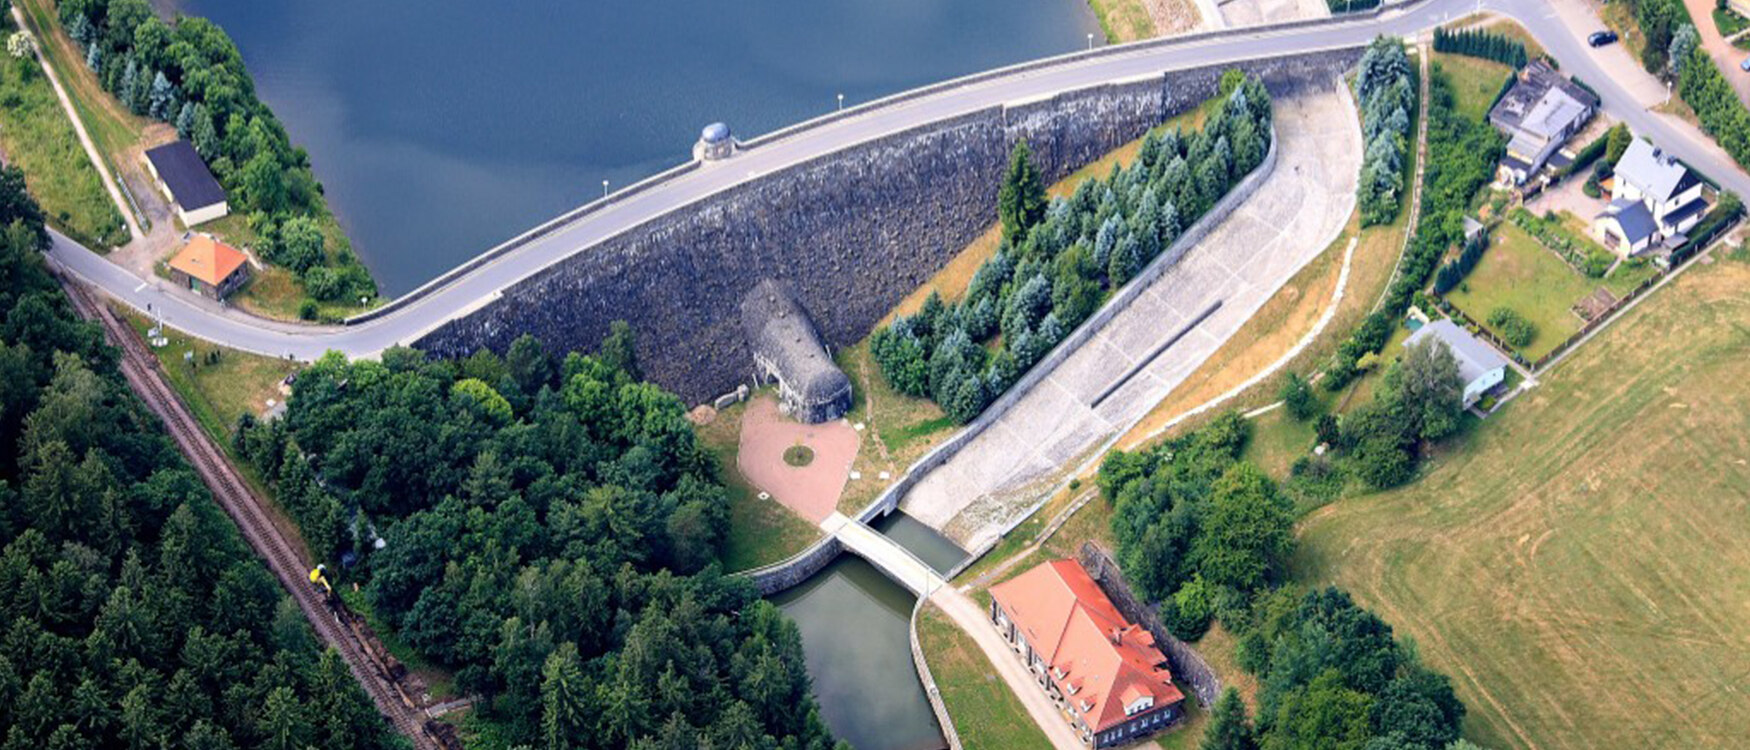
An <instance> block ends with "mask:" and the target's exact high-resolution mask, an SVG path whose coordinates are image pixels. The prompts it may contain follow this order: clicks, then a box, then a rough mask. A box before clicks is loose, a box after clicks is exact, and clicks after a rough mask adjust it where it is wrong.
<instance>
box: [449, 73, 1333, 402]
mask: <svg viewBox="0 0 1750 750" xmlns="http://www.w3.org/2000/svg"><path fill="white" fill-rule="evenodd" d="M1358 56H1359V50H1358V49H1349V50H1335V51H1326V52H1318V53H1311V54H1306V55H1297V56H1290V57H1280V58H1268V59H1262V60H1254V61H1249V62H1247V63H1245V64H1242V65H1239V66H1237V67H1240V68H1242V69H1245V70H1247V71H1248V72H1251V73H1253V74H1255V75H1258V76H1260V77H1261V78H1262V79H1263V80H1264V81H1265V83H1266V85H1267V86H1269V87H1270V89H1271V91H1272V93H1275V94H1277V95H1282V94H1285V93H1287V92H1290V91H1292V90H1295V89H1297V88H1299V87H1300V86H1302V85H1305V84H1306V83H1307V82H1309V81H1314V80H1320V81H1323V80H1329V79H1330V78H1333V77H1334V76H1335V75H1336V74H1337V72H1338V71H1340V70H1342V69H1346V68H1348V67H1350V66H1352V65H1353V63H1354V61H1355V60H1356V59H1357V58H1358ZM1230 67H1236V66H1209V67H1204V68H1196V69H1189V70H1181V71H1173V72H1171V73H1167V74H1165V75H1163V76H1161V77H1158V78H1156V77H1150V78H1146V79H1142V80H1137V81H1131V82H1127V83H1120V84H1106V85H1101V86H1096V87H1092V88H1088V89H1082V90H1078V91H1073V92H1068V93H1065V94H1062V95H1059V96H1056V97H1052V98H1049V99H1043V100H1038V101H1034V102H1028V103H1024V104H1019V105H1016V106H1012V107H994V108H990V109H986V110H981V111H979V112H976V113H973V114H970V115H966V116H963V117H959V118H955V119H951V120H945V121H942V122H938V123H934V124H931V125H929V126H926V127H921V128H917V129H914V130H910V131H906V132H903V133H899V134H895V135H893V136H889V137H887V138H884V139H879V140H876V141H872V142H870V143H866V144H862V145H860V146H856V147H853V148H850V149H846V150H844V151H840V152H837V153H833V154H829V155H826V156H823V157H821V158H818V159H815V160H813V161H810V162H807V163H804V164H800V165H798V166H795V167H792V168H790V169H787V170H783V171H780V172H775V173H773V174H769V175H764V176H762V177H760V178H758V179H756V180H752V181H750V182H747V183H744V184H743V185H741V186H739V187H737V188H734V189H731V190H728V191H725V192H723V193H719V194H717V195H715V196H712V197H711V198H707V199H705V200H703V201H701V202H699V203H697V204H694V205H693V206H690V207H688V208H685V209H682V210H679V211H676V212H674V213H671V214H669V215H667V216H664V217H662V218H659V219H656V220H653V221H651V222H649V223H647V224H645V225H643V226H640V227H638V228H636V229H633V230H631V231H629V232H626V233H624V234H622V235H619V236H617V237H614V238H612V239H610V240H608V241H606V242H603V243H601V244H600V245H598V246H596V247H594V248H591V249H589V250H586V251H582V252H579V253H577V254H575V255H572V256H570V257H569V258H567V259H565V260H564V261H562V262H560V263H558V264H556V265H554V266H552V267H550V268H548V269H546V270H544V271H542V272H540V273H538V274H536V275H534V276H532V277H530V278H529V279H527V280H525V281H523V282H520V283H518V284H516V285H514V286H512V287H510V288H508V289H506V290H505V292H504V294H503V295H502V296H501V297H500V298H499V299H497V300H494V301H492V302H490V303H488V304H486V305H485V306H483V307H482V308H481V309H479V310H476V311H474V312H472V313H470V314H468V315H467V316H465V317H463V318H460V319H457V320H453V321H450V322H449V323H446V324H444V325H443V326H440V327H439V328H438V329H436V330H434V331H433V332H431V333H430V334H428V335H427V336H426V337H425V338H424V339H422V340H421V341H420V342H418V345H419V346H420V347H422V348H425V349H427V350H428V351H431V352H433V353H435V354H438V355H446V356H447V355H465V354H467V353H470V352H472V351H473V350H475V349H477V348H480V347H483V346H484V347H489V348H492V349H495V350H499V351H503V350H504V349H505V348H506V347H508V346H509V344H510V342H511V341H512V340H513V339H515V338H516V336H518V335H520V334H523V333H533V334H535V335H537V336H539V337H541V338H542V339H543V340H545V341H546V343H547V344H548V346H549V348H551V349H555V350H573V349H583V350H589V349H593V348H595V347H596V346H598V345H599V343H600V341H601V339H602V338H603V337H604V336H605V335H606V333H607V327H608V324H609V323H611V322H612V321H614V320H617V319H624V320H627V321H628V322H630V323H631V324H632V327H633V328H634V329H635V330H636V331H637V332H638V355H639V359H640V362H641V364H642V365H643V369H644V371H645V373H646V374H647V375H648V376H649V377H650V378H651V379H653V380H655V381H656V382H658V383H660V384H662V385H663V386H665V387H667V388H669V389H671V390H674V391H675V392H677V393H679V394H680V395H681V397H682V398H683V399H685V400H687V401H688V402H690V403H700V402H703V401H705V400H706V399H709V398H710V397H712V396H714V395H716V394H720V393H724V392H727V391H729V390H732V389H734V388H735V387H736V385H738V384H740V383H743V382H746V381H747V380H748V379H749V378H750V377H751V375H752V367H751V364H750V355H749V350H748V347H747V345H746V342H745V341H743V336H742V334H741V331H740V329H739V326H738V325H737V324H736V320H737V319H736V316H735V305H736V304H737V303H738V302H739V300H740V298H741V295H742V294H743V293H745V291H746V289H748V288H749V287H750V286H751V285H752V284H753V283H755V282H756V281H758V280H759V279H761V278H765V277H775V278H779V279H782V280H784V281H786V282H787V283H788V284H789V285H790V286H791V288H792V289H794V290H796V293H797V297H798V299H799V300H800V301H801V302H802V304H803V305H804V307H806V308H807V309H808V311H809V312H810V314H811V315H812V316H814V318H815V321H816V323H817V325H818V327H819V328H820V331H821V334H822V337H823V338H824V339H825V340H826V342H827V343H828V344H829V345H830V346H833V347H844V346H847V345H849V344H853V343H855V342H857V341H859V340H861V339H862V338H863V337H864V336H866V335H867V334H868V332H869V330H870V329H871V328H872V327H873V325H874V324H875V322H876V321H878V320H879V319H880V318H881V317H882V316H884V315H885V314H886V313H887V311H888V310H890V309H892V307H893V305H895V304H897V303H898V302H899V300H900V299H902V298H904V296H905V295H906V294H908V293H909V292H910V291H911V290H913V289H915V288H916V287H917V286H918V285H920V284H922V283H923V282H924V281H925V280H926V279H928V278H929V277H930V275H932V274H933V273H935V272H936V271H937V270H938V269H940V268H941V267H942V265H944V264H945V263H946V262H947V261H948V260H949V259H951V258H952V257H953V256H954V255H955V254H956V253H958V252H959V251H960V250H961V249H962V248H964V247H965V246H966V245H967V244H968V243H970V242H971V241H972V240H973V239H975V238H976V237H978V235H979V234H981V233H982V232H983V231H984V230H985V229H986V228H987V227H988V226H989V225H990V223H991V222H992V221H993V219H994V217H995V214H996V194H997V189H998V186H999V181H1000V179H1001V175H1002V172H1003V169H1004V168H1005V167H1006V165H1007V161H1008V156H1009V152H1010V150H1011V149H1012V147H1013V145H1014V144H1015V143H1016V142H1018V141H1020V140H1026V141H1028V143H1029V144H1031V145H1032V146H1033V150H1034V155H1035V159H1036V161H1037V163H1038V165H1039V167H1040V170H1041V171H1042V172H1043V173H1044V174H1045V176H1046V177H1047V178H1048V179H1052V180H1056V179H1058V178H1061V177H1062V176H1064V175H1067V174H1069V173H1070V172H1071V171H1073V170H1075V169H1076V168H1079V167H1081V166H1082V165H1084V164H1086V163H1088V162H1090V161H1092V160H1094V159H1096V158H1098V157H1099V156H1100V155H1102V154H1105V153H1107V152H1109V151H1111V150H1112V149H1114V148H1116V147H1118V146H1120V145H1123V144H1124V143H1127V142H1129V141H1131V140H1134V139H1135V138H1137V137H1139V136H1140V135H1141V134H1142V133H1144V132H1146V131H1147V129H1148V128H1150V127H1152V126H1154V125H1157V124H1159V123H1160V122H1162V121H1164V120H1165V119H1166V118H1169V117H1171V116H1173V115H1176V114H1178V113H1180V112H1182V111H1184V110H1186V109H1188V108H1189V107H1191V106H1193V105H1195V104H1196V103H1197V102H1201V101H1203V100H1204V99H1206V98H1208V97H1209V96H1210V95H1212V94H1213V93H1214V92H1215V91H1216V87H1217V85H1218V83H1219V80H1220V76H1221V73H1222V72H1223V71H1224V70H1227V69H1228V68H1230ZM734 163H735V162H734V160H733V159H731V160H729V161H727V162H724V163H722V164H713V165H709V166H706V167H703V168H706V169H717V168H734V166H733V165H734Z"/></svg>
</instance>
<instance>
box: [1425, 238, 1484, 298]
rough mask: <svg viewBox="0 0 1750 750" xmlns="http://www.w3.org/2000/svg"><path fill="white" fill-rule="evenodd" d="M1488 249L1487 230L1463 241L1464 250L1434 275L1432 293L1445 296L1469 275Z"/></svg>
mask: <svg viewBox="0 0 1750 750" xmlns="http://www.w3.org/2000/svg"><path fill="white" fill-rule="evenodd" d="M1487 249H1489V232H1488V230H1487V229H1485V230H1483V231H1480V232H1477V233H1476V234H1475V235H1473V236H1471V237H1467V238H1465V240H1464V249H1463V250H1460V251H1459V253H1458V257H1457V258H1453V259H1452V260H1449V261H1447V262H1446V263H1445V264H1443V265H1441V266H1440V270H1439V271H1437V272H1435V274H1434V293H1435V294H1445V293H1447V292H1450V291H1452V289H1453V287H1456V286H1458V284H1459V282H1461V281H1464V277H1465V276H1468V275H1470V272H1471V269H1473V268H1476V267H1477V261H1480V260H1482V259H1483V251H1485V250H1487Z"/></svg>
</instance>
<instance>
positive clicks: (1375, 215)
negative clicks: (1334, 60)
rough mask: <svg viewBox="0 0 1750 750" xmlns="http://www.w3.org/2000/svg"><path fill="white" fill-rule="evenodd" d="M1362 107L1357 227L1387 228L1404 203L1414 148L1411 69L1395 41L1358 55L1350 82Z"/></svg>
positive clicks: (1379, 41) (1413, 77)
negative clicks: (1412, 148)
mask: <svg viewBox="0 0 1750 750" xmlns="http://www.w3.org/2000/svg"><path fill="white" fill-rule="evenodd" d="M1355 94H1356V98H1357V99H1358V101H1359V103H1360V106H1361V139H1362V143H1364V144H1365V147H1364V150H1363V152H1362V157H1361V181H1360V183H1359V185H1358V187H1357V188H1356V202H1357V203H1358V204H1359V205H1360V207H1361V224H1362V225H1363V226H1373V225H1375V224H1390V223H1391V222H1392V220H1394V219H1396V218H1397V217H1398V210H1399V208H1401V206H1402V203H1403V192H1404V181H1405V177H1404V172H1405V171H1406V170H1407V169H1409V166H1410V165H1409V160H1408V159H1407V158H1406V155H1407V154H1408V151H1409V148H1410V147H1411V146H1412V145H1414V144H1413V139H1414V137H1415V136H1414V135H1413V134H1412V132H1411V131H1412V130H1414V128H1415V117H1414V115H1415V113H1416V69H1415V68H1414V67H1412V66H1411V65H1410V58H1409V55H1407V54H1405V53H1404V43H1403V41H1402V40H1400V39H1398V38H1396V37H1383V36H1382V37H1379V38H1377V39H1374V40H1373V43H1372V44H1369V45H1368V46H1367V51H1366V52H1364V53H1362V55H1361V64H1360V72H1359V74H1357V75H1356V77H1355Z"/></svg>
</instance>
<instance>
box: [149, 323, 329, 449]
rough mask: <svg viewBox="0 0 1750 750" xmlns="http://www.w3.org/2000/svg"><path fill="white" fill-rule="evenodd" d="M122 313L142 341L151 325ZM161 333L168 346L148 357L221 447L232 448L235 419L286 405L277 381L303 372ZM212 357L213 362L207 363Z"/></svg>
mask: <svg viewBox="0 0 1750 750" xmlns="http://www.w3.org/2000/svg"><path fill="white" fill-rule="evenodd" d="M122 314H123V317H124V318H125V319H126V320H127V321H128V325H130V326H132V327H133V329H134V332H135V333H137V334H139V335H140V338H141V340H142V341H144V340H145V336H146V330H147V329H149V328H151V327H152V325H153V323H152V321H151V320H149V319H147V318H146V317H145V316H143V315H140V314H138V313H135V312H133V311H131V310H127V311H124V312H123V313H122ZM164 334H165V337H166V338H168V339H169V340H170V344H169V345H168V346H165V347H164V348H162V349H153V350H152V353H153V354H154V355H155V356H156V357H157V358H158V364H159V365H160V366H162V367H163V368H164V374H165V376H166V377H167V378H168V379H169V380H170V385H171V387H172V388H174V389H175V390H176V394H177V395H178V396H181V397H182V401H183V403H185V404H187V405H188V408H189V411H191V412H193V413H194V417H195V420H196V421H198V422H200V423H201V427H203V428H205V429H206V431H207V434H208V435H210V436H212V438H213V440H215V441H217V442H218V443H219V445H221V446H229V445H230V444H231V432H232V431H233V430H234V429H235V428H236V427H237V419H238V418H239V417H242V416H243V415H244V414H246V413H247V414H252V415H255V416H257V417H259V416H261V414H262V413H263V412H265V411H266V410H267V409H268V408H269V407H268V405H267V402H268V400H269V399H272V400H274V401H275V402H276V403H277V402H279V401H283V400H285V396H284V395H283V394H281V393H280V392H279V384H280V381H282V380H285V378H286V376H287V375H290V374H292V373H294V372H297V371H298V370H299V369H301V368H302V367H303V365H301V364H299V363H297V362H288V361H286V360H283V359H276V358H274V357H263V356H260V355H257V354H248V353H246V352H240V351H237V350H235V349H226V348H224V347H221V346H218V345H216V344H211V343H208V342H206V341H202V340H200V339H197V338H193V337H191V336H188V335H187V334H184V333H183V332H181V331H178V330H176V329H173V328H166V329H165V331H164ZM149 347H150V343H148V348H149ZM215 352H216V353H217V357H218V359H217V360H216V361H209V360H208V357H209V356H211V355H213V354H214V353H215ZM186 353H192V354H193V355H194V356H193V363H192V364H190V363H189V362H188V361H186V360H185V359H184V356H183V355H184V354H186Z"/></svg>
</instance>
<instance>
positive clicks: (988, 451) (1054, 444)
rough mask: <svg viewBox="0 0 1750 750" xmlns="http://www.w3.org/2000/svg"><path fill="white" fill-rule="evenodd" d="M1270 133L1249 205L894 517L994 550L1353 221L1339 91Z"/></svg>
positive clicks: (1349, 119)
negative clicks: (992, 544) (1271, 149)
mask: <svg viewBox="0 0 1750 750" xmlns="http://www.w3.org/2000/svg"><path fill="white" fill-rule="evenodd" d="M1276 133H1277V149H1278V155H1277V163H1276V167H1275V169H1274V170H1273V171H1272V172H1271V173H1270V174H1269V175H1267V176H1265V177H1264V178H1263V181H1262V182H1261V183H1260V184H1259V185H1258V188H1257V190H1256V192H1254V193H1253V194H1252V196H1251V197H1250V198H1248V199H1246V200H1245V201H1244V202H1243V203H1241V204H1240V205H1239V206H1238V207H1237V208H1236V209H1235V210H1234V212H1233V213H1232V214H1230V215H1229V216H1228V217H1227V218H1226V219H1223V220H1222V221H1221V222H1220V223H1219V224H1217V225H1216V226H1215V227H1214V228H1213V229H1212V230H1211V231H1210V233H1209V234H1208V235H1207V236H1205V237H1204V238H1203V240H1202V241H1201V242H1199V243H1198V244H1197V245H1196V246H1195V247H1193V248H1191V249H1190V250H1189V251H1188V252H1187V253H1186V254H1185V256H1184V258H1183V259H1181V260H1180V261H1179V263H1178V265H1177V266H1175V267H1174V268H1173V269H1172V270H1170V271H1168V272H1167V273H1165V274H1162V275H1161V276H1159V277H1158V278H1157V279H1156V280H1155V281H1154V282H1152V284H1151V285H1150V286H1149V287H1148V288H1147V291H1146V293H1144V294H1142V295H1141V296H1139V297H1137V298H1136V300H1135V301H1134V302H1133V303H1132V304H1131V305H1130V306H1129V307H1128V308H1127V309H1125V310H1123V311H1122V312H1120V313H1118V314H1117V316H1115V317H1114V318H1112V319H1111V321H1110V322H1109V323H1108V324H1107V325H1106V326H1105V327H1104V328H1103V329H1101V330H1100V331H1099V332H1098V333H1097V334H1095V336H1094V337H1093V338H1091V339H1089V340H1088V342H1087V343H1085V344H1083V345H1082V347H1081V348H1080V349H1078V350H1077V351H1075V352H1074V353H1073V354H1071V355H1070V356H1069V358H1068V359H1066V360H1064V361H1063V363H1062V364H1061V365H1059V366H1058V367H1057V368H1056V369H1055V370H1054V371H1052V372H1051V373H1050V375H1049V376H1048V377H1047V378H1046V379H1045V380H1044V381H1043V382H1041V383H1039V384H1038V385H1037V386H1036V387H1034V388H1033V389H1032V390H1031V391H1029V392H1028V393H1027V394H1026V395H1025V396H1024V397H1022V398H1021V399H1020V400H1019V401H1018V402H1016V403H1015V404H1014V405H1013V406H1012V407H1011V408H1010V409H1009V410H1008V411H1007V412H1005V413H1003V414H1002V415H1001V416H1000V417H999V418H998V420H997V421H996V422H995V423H993V424H992V425H991V426H990V427H989V429H987V430H985V431H984V432H983V433H982V434H980V435H979V436H978V437H976V438H974V439H973V440H972V441H971V442H969V443H968V444H967V445H966V446H965V447H964V448H962V449H961V450H960V451H959V452H958V453H957V454H955V455H954V457H953V458H951V459H949V460H948V461H947V462H946V463H944V464H942V465H941V466H940V467H938V468H937V469H935V470H934V471H932V472H930V473H929V474H927V475H925V476H924V477H923V478H922V479H921V480H919V482H918V483H917V485H916V486H915V487H913V488H912V490H911V491H910V492H909V493H908V494H907V495H906V497H905V498H904V499H902V500H901V503H900V504H901V507H902V508H903V509H904V510H905V512H906V513H908V514H910V515H911V516H913V517H914V518H917V519H918V520H919V521H922V522H924V523H925V524H928V525H930V526H932V527H934V528H936V529H939V530H941V531H942V532H943V533H945V534H946V535H947V536H948V537H949V538H951V539H953V540H954V541H955V542H956V543H958V544H960V545H961V546H962V547H965V548H966V549H978V548H979V547H980V545H982V544H983V543H985V542H986V541H988V540H990V539H994V538H995V537H996V536H997V535H998V534H1000V533H1001V532H1002V531H1003V530H1004V529H1006V528H1007V527H1008V525H1009V524H1010V523H1012V522H1014V521H1015V520H1017V519H1019V518H1020V517H1021V516H1022V515H1024V514H1025V513H1026V512H1027V511H1028V510H1029V509H1031V508H1032V507H1033V506H1034V505H1035V504H1037V502H1038V501H1039V500H1041V499H1043V498H1044V497H1045V496H1046V494H1047V493H1049V492H1050V491H1051V490H1052V489H1053V488H1054V487H1055V485H1056V482H1057V481H1058V480H1059V479H1061V478H1062V477H1063V476H1064V472H1073V471H1074V470H1075V469H1076V468H1077V467H1078V465H1079V464H1081V463H1082V461H1083V460H1085V459H1086V458H1087V457H1089V456H1092V455H1094V454H1095V453H1096V452H1097V451H1098V449H1099V448H1100V447H1101V446H1102V445H1104V444H1105V443H1106V442H1107V440H1108V439H1110V438H1111V437H1113V436H1115V435H1116V434H1118V433H1121V432H1123V431H1124V430H1126V429H1128V428H1129V426H1130V425H1132V424H1135V423H1136V421H1137V420H1139V419H1141V418H1142V417H1143V416H1144V415H1146V414H1147V413H1148V411H1149V410H1150V409H1151V408H1153V407H1154V405H1155V404H1157V403H1160V401H1161V400H1162V399H1163V398H1165V397H1166V396H1167V394H1168V393H1170V392H1171V391H1172V389H1173V388H1174V387H1176V386H1178V385H1179V384H1180V383H1181V382H1183V381H1184V380H1185V378H1186V377H1188V376H1190V374H1191V373H1192V372H1193V371H1195V370H1196V369H1197V368H1198V367H1199V366H1200V365H1202V364H1203V362H1204V360H1206V359H1208V358H1209V357H1210V355H1212V354H1214V353H1215V351H1216V349H1218V348H1220V347H1221V345H1222V344H1223V343H1225V342H1226V341H1227V340H1228V339H1229V338H1230V337H1231V336H1233V334H1234V332H1235V331H1237V330H1239V328H1240V326H1242V325H1243V324H1244V323H1245V322H1246V321H1247V320H1249V319H1250V318H1251V317H1252V315H1253V314H1254V313H1256V312H1257V310H1258V308H1259V307H1261V306H1263V304H1264V302H1265V301H1266V300H1268V299H1269V298H1270V296H1271V295H1272V294H1274V293H1275V292H1276V290H1277V289H1279V288H1280V287H1281V286H1282V285H1283V284H1284V283H1286V282H1287V281H1288V279H1289V278H1291V277H1292V276H1293V275H1294V274H1295V273H1296V272H1298V271H1299V270H1300V269H1301V268H1302V267H1304V266H1305V265H1306V264H1307V262H1309V261H1311V260H1312V259H1313V258H1315V257H1317V256H1318V255H1319V253H1320V252H1322V251H1324V249H1325V248H1326V247H1327V246H1328V245H1330V244H1331V242H1332V241H1333V240H1335V239H1336V238H1337V236H1338V235H1339V234H1340V233H1341V231H1342V229H1343V227H1344V225H1346V224H1347V223H1348V221H1349V217H1350V214H1351V213H1352V212H1353V210H1354V207H1355V185H1356V181H1357V175H1358V174H1359V170H1360V164H1361V130H1360V124H1359V123H1358V122H1357V121H1356V115H1355V110H1354V104H1353V102H1352V100H1351V98H1350V97H1349V96H1348V94H1347V92H1346V89H1345V88H1343V87H1337V86H1333V88H1332V90H1329V91H1320V92H1305V93H1302V94H1298V95H1296V96H1293V97H1289V98H1281V99H1278V100H1277V102H1276ZM1175 337H1176V340H1174V339H1175ZM1168 342H1171V344H1170V345H1169V346H1167V348H1166V349H1165V350H1164V351H1161V353H1160V354H1159V355H1158V356H1156V357H1154V358H1153V359H1152V360H1150V359H1148V358H1147V357H1148V355H1149V354H1150V353H1151V352H1154V351H1156V350H1157V349H1159V348H1160V346H1161V345H1162V344H1164V343H1168ZM1139 365H1140V366H1141V369H1140V371H1139V372H1136V373H1135V375H1134V376H1131V377H1129V378H1128V379H1124V376H1125V375H1126V374H1127V373H1129V372H1130V371H1131V370H1132V369H1134V368H1137V367H1138V366H1139ZM1114 386H1117V387H1116V388H1115V389H1114ZM1102 395H1105V396H1107V397H1105V398H1102Z"/></svg>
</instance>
